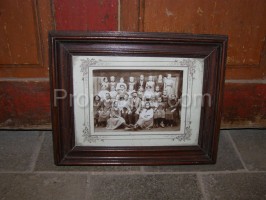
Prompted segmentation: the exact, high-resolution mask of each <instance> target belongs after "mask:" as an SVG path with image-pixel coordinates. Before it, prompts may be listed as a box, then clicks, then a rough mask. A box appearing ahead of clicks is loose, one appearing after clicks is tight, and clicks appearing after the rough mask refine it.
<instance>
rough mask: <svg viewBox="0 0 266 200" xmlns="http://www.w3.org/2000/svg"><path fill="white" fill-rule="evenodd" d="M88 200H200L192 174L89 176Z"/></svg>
mask: <svg viewBox="0 0 266 200" xmlns="http://www.w3.org/2000/svg"><path fill="white" fill-rule="evenodd" d="M88 182H89V187H88V198H87V199H88V200H91V199H93V200H105V199H106V200H125V199H127V200H131V199H132V200H135V199H141V200H145V199H147V200H150V199H153V200H156V199H160V200H161V199H168V200H171V199H174V200H176V199H182V200H184V199H189V200H193V199H203V197H202V194H201V192H200V189H199V187H198V182H197V178H196V176H195V175H183V174H182V175H91V176H89V179H88Z"/></svg>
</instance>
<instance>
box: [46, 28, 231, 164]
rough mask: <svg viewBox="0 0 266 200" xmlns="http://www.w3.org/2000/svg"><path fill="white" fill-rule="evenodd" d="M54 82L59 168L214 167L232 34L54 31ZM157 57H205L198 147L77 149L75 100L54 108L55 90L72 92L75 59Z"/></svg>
mask: <svg viewBox="0 0 266 200" xmlns="http://www.w3.org/2000/svg"><path fill="white" fill-rule="evenodd" d="M49 43H50V82H51V107H52V124H53V143H54V158H55V163H56V164H57V165H172V164H207V163H215V162H216V157H217V148H218V138H219V129H220V121H221V111H222V108H221V106H222V99H223V85H224V74H225V63H226V50H227V36H222V35H192V34H175V33H134V32H51V33H50V35H49ZM74 55H105V56H154V57H186V58H203V59H204V83H203V93H204V94H205V93H209V94H210V95H211V98H212V105H211V107H208V106H207V103H206V105H204V107H202V110H201V120H200V131H199V140H198V145H195V146H175V147H173V146H165V147H161V146H160V147H158V146H152V147H90V146H86V147H81V146H75V130H74V111H73V110H74V109H73V107H71V106H70V98H71V97H70V96H67V98H65V99H62V100H60V101H58V102H57V103H58V105H57V106H55V105H54V92H53V91H54V89H65V90H66V91H67V92H68V93H69V94H72V93H73V80H72V56H74Z"/></svg>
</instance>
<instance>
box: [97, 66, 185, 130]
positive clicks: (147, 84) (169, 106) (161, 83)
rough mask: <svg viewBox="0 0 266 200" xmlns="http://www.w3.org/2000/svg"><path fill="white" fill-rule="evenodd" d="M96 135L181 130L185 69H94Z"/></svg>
mask: <svg viewBox="0 0 266 200" xmlns="http://www.w3.org/2000/svg"><path fill="white" fill-rule="evenodd" d="M92 75H93V117H94V130H95V132H124V131H134V132H143V131H145V132H147V131H150V132H164V131H179V130H180V116H181V114H180V111H181V105H180V103H181V96H182V80H183V71H182V70H164V71H162V70H143V69H142V70H136V69H126V70H125V69H101V70H100V69H99V70H97V69H94V70H93V72H92Z"/></svg>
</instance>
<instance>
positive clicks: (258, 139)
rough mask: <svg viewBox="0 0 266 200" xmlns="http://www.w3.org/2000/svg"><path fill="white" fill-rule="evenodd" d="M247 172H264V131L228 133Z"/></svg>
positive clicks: (265, 136)
mask: <svg viewBox="0 0 266 200" xmlns="http://www.w3.org/2000/svg"><path fill="white" fill-rule="evenodd" d="M229 132H230V134H231V136H232V138H233V140H234V142H235V144H236V147H237V149H238V151H239V152H240V154H241V157H242V159H243V161H244V163H245V165H246V167H247V168H248V169H249V170H264V171H265V170H266V159H265V158H266V129H265V130H257V129H246V130H244V129H242V130H230V131H229Z"/></svg>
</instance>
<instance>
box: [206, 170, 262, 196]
mask: <svg viewBox="0 0 266 200" xmlns="http://www.w3.org/2000/svg"><path fill="white" fill-rule="evenodd" d="M202 179H203V184H204V188H205V191H206V193H207V195H206V196H208V199H213V200H214V199H217V200H218V199H221V200H224V199H234V200H243V199H246V200H251V199H252V200H253V199H254V200H255V199H256V200H260V199H261V200H262V199H266V187H265V185H266V173H264V174H263V173H236V174H215V175H204V176H203V178H202Z"/></svg>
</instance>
